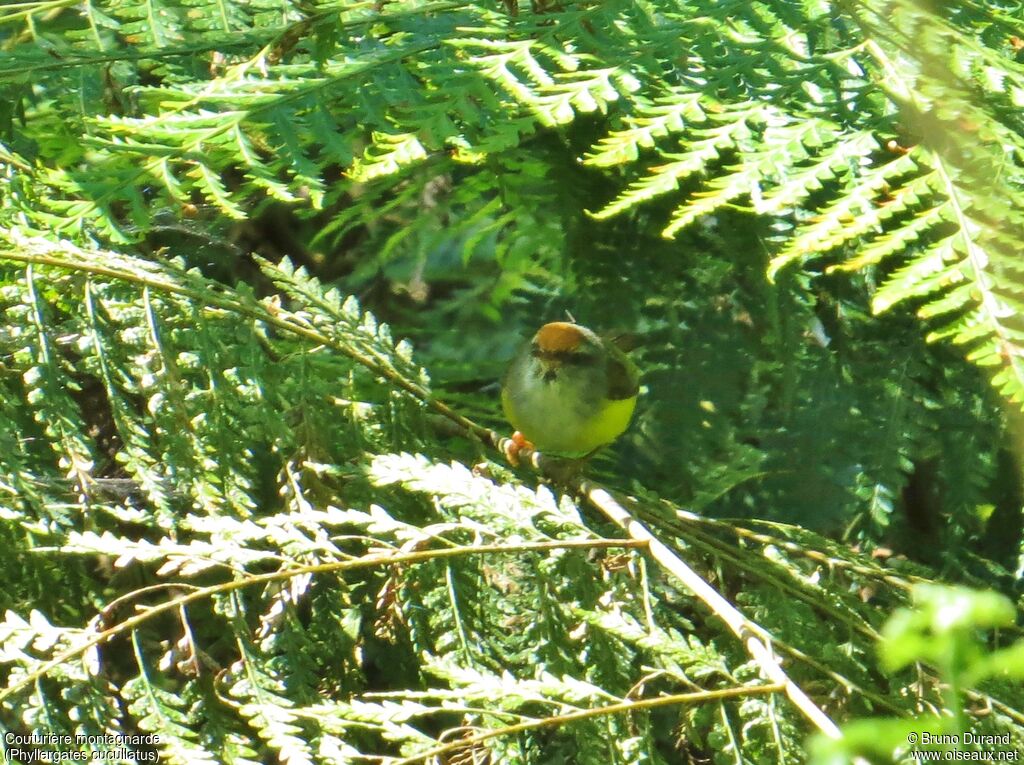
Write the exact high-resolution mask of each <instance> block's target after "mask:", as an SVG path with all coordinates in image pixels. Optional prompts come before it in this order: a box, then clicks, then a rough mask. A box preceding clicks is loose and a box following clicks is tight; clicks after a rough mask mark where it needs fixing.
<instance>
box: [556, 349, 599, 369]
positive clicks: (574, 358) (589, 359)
mask: <svg viewBox="0 0 1024 765" xmlns="http://www.w3.org/2000/svg"><path fill="white" fill-rule="evenodd" d="M594 361H595V359H594V354H592V353H587V352H586V351H573V352H572V353H567V354H566V355H565V358H563V359H562V363H563V364H576V365H580V366H582V365H584V364H593V363H594Z"/></svg>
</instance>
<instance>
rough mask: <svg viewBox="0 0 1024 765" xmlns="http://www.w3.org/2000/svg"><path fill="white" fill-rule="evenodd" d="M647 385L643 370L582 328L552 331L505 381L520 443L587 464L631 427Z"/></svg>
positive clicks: (561, 324)
mask: <svg viewBox="0 0 1024 765" xmlns="http://www.w3.org/2000/svg"><path fill="white" fill-rule="evenodd" d="M639 380H640V373H639V371H638V370H637V368H636V365H635V364H633V362H632V361H630V360H629V358H628V357H627V356H626V354H625V353H623V351H621V350H620V349H619V348H618V347H616V346H615V345H614V344H613V343H612V341H610V340H606V339H603V338H601V337H599V336H598V335H596V334H595V333H594V332H592V331H591V330H589V329H587V328H586V327H583V326H581V325H579V324H573V323H570V322H566V321H555V322H551V323H550V324H545V325H544V326H543V327H541V328H540V329H539V330H537V334H535V335H534V336H533V339H532V340H530V342H529V343H527V344H526V345H525V346H523V348H522V349H521V350H520V351H519V352H518V353H517V354H516V357H515V358H514V359H513V360H512V364H511V365H510V366H509V368H508V371H507V372H506V373H505V378H504V380H503V381H502V387H501V403H502V406H503V408H504V410H505V416H506V417H508V420H509V422H511V423H512V426H513V427H514V428H515V429H516V430H517V431H518V432H517V433H516V435H515V436H513V442H514V443H516V444H518V445H520V446H526V445H530V446H533V447H534V448H536V449H537V450H538V451H540V452H542V453H544V454H550V455H553V456H558V457H572V458H579V457H585V456H587V455H589V454H590V453H591V452H593V451H594V450H596V449H597V448H598V447H600V446H604V445H605V444H608V443H611V442H612V441H614V440H615V439H616V438H618V437H619V436H620V435H621V434H622V432H623V431H624V430H625V429H626V428H627V427H628V426H629V421H630V419H631V418H632V416H633V409H634V408H635V407H636V397H637V392H638V390H639ZM526 442H529V444H527V443H526ZM510 457H511V458H512V459H513V460H514V459H515V455H514V454H510Z"/></svg>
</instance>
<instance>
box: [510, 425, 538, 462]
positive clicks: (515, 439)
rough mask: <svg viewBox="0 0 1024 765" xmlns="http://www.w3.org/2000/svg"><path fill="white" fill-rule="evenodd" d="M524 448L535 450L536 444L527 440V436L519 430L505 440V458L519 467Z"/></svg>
mask: <svg viewBox="0 0 1024 765" xmlns="http://www.w3.org/2000/svg"><path fill="white" fill-rule="evenodd" d="M523 449H527V450H529V451H533V450H534V446H533V444H531V443H530V442H529V441H527V440H526V436H524V435H523V434H522V433H520V432H519V431H518V430H517V431H516V432H515V433H513V434H512V437H511V438H509V439H507V440H506V441H505V445H504V452H505V458H506V459H507V460H508V461H509V464H510V465H512V467H519V452H521V451H522V450H523Z"/></svg>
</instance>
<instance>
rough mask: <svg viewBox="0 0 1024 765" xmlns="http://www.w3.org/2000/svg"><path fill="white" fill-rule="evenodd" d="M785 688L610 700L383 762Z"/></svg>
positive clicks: (396, 764)
mask: <svg viewBox="0 0 1024 765" xmlns="http://www.w3.org/2000/svg"><path fill="white" fill-rule="evenodd" d="M782 690H783V686H782V684H781V683H771V684H767V685H749V686H741V687H739V688H724V689H722V690H717V691H699V692H695V693H677V694H675V695H672V696H659V697H658V698H655V699H641V700H640V701H624V702H622V703H621V704H609V705H608V706H604V707H594V708H592V709H582V710H580V711H578V712H569V713H568V714H564V715H554V716H552V717H545V718H544V719H543V720H532V721H530V722H525V723H519V724H517V725H509V726H507V727H504V728H497V729H495V730H490V731H487V732H486V733H480V734H477V735H476V736H470V737H469V738H463V739H459V740H458V741H453V742H452V743H450V744H445V745H443V746H438V747H434V748H433V749H428V750H427V751H425V752H420V753H419V754H415V755H413V756H412V757H405V758H404V759H401V760H391V759H386V760H382V762H387V763H389V765H413V763H417V762H423V761H424V760H426V759H429V758H431V757H437V756H439V755H442V754H446V753H447V752H452V751H455V750H457V749H465V748H467V747H471V746H475V745H476V744H479V743H481V742H483V741H486V740H488V739H491V738H497V737H498V736H511V735H513V734H515V733H522V732H523V731H528V730H537V729H538V728H550V727H557V726H561V725H566V724H568V723H574V722H579V721H580V720H588V719H590V718H592V717H602V716H604V715H614V714H622V713H624V712H635V711H636V710H639V709H654V708H656V707H667V706H674V705H677V704H703V703H706V702H708V701H722V700H725V699H734V698H742V697H745V696H761V695H765V694H771V693H779V692H780V691H782Z"/></svg>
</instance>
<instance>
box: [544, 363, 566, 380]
mask: <svg viewBox="0 0 1024 765" xmlns="http://www.w3.org/2000/svg"><path fill="white" fill-rule="evenodd" d="M561 368H562V362H560V361H558V360H556V359H540V376H541V379H543V380H545V381H547V382H551V381H552V380H554V379H555V378H556V377H558V371H559V370H560V369H561Z"/></svg>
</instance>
